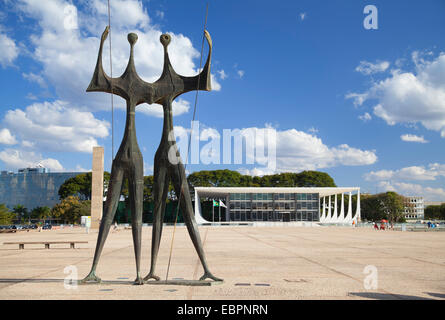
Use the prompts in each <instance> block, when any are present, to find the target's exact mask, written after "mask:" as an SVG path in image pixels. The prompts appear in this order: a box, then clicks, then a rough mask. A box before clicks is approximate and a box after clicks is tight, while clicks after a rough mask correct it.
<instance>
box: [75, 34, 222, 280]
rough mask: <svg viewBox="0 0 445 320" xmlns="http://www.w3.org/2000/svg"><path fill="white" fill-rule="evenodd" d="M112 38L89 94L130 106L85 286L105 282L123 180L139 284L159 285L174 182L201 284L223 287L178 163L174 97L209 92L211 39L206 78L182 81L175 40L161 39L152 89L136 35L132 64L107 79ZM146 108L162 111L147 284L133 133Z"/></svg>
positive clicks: (139, 164) (139, 166) (99, 61)
mask: <svg viewBox="0 0 445 320" xmlns="http://www.w3.org/2000/svg"><path fill="white" fill-rule="evenodd" d="M108 32H109V27H107V28H105V31H104V32H103V34H102V37H101V43H100V48H99V54H98V59H97V63H96V69H95V72H94V75H93V79H92V80H91V83H90V85H89V87H88V89H87V91H88V92H91V91H98V92H107V93H111V94H117V95H118V96H120V97H122V98H124V99H125V100H126V102H127V120H126V127H125V132H124V137H123V139H122V143H121V146H120V148H119V151H118V153H117V154H116V157H115V159H114V160H113V164H112V169H111V177H110V182H109V187H108V194H107V199H106V202H105V208H104V215H103V218H102V221H101V224H100V229H99V235H98V239H97V244H96V250H95V254H94V260H93V265H92V268H91V271H90V273H89V274H88V276H87V277H85V278H84V279H83V280H82V281H81V282H82V283H88V282H100V281H101V279H100V278H99V277H97V276H96V267H97V264H98V262H99V258H100V255H101V253H102V249H103V246H104V243H105V240H106V238H107V236H108V233H109V230H110V227H111V224H112V221H113V218H114V215H115V213H116V209H117V204H118V201H119V198H120V192H121V188H122V182H123V180H124V179H125V178H127V179H128V184H129V196H130V205H131V217H132V219H131V220H132V233H133V244H134V252H135V258H136V274H137V275H136V280H135V284H143V283H144V281H147V280H148V279H150V278H154V279H156V280H160V279H159V277H157V276H156V275H155V274H154V271H155V265H156V259H157V254H158V250H159V244H160V238H161V234H162V223H163V217H164V210H165V201H166V197H167V192H168V186H169V182H170V180H171V181H172V182H173V185H174V188H175V191H176V194H177V195H180V194H182V195H183V197H181V199H178V200H179V203H180V206H181V209H182V212H183V214H184V221H185V223H186V225H187V230H188V232H189V234H190V237H191V239H192V242H193V245H194V246H195V249H196V251H197V253H198V256H199V258H200V260H201V263H202V265H203V267H204V275H203V276H202V277H201V279H200V280H204V279H206V278H210V279H213V280H215V281H220V280H221V279H218V278H216V277H215V276H213V275H212V274H211V273H210V271H209V269H208V267H207V263H206V260H205V256H204V250H203V248H202V242H201V238H200V235H199V231H198V228H197V224H196V221H195V218H194V213H193V207H192V202H191V198H190V192H189V189H188V184H187V179H186V176H185V169H184V165H183V164H182V161H181V160H180V156H179V151H178V148H177V146H176V140H175V137H174V133H173V122H172V102H173V100H174V99H175V98H176V97H178V96H179V95H181V94H183V93H185V92H189V91H193V90H206V91H210V90H211V87H210V59H211V52H212V42H211V38H210V35H209V33H208V32H207V31H205V37H206V39H207V41H208V43H209V55H208V58H207V62H206V64H205V66H204V69H203V70H202V72H201V73H200V74H199V75H197V76H194V77H184V76H180V75H178V74H177V73H176V72H175V71H174V69H173V67H172V66H171V63H170V59H169V55H168V51H167V46H168V45H169V43H170V41H171V37H170V36H169V35H168V34H163V35H161V37H160V41H161V43H162V45H163V47H164V69H163V72H162V75H161V77H160V78H159V80H157V81H156V82H155V83H148V82H145V81H144V80H142V79H141V78H140V77H139V76H138V74H137V72H136V68H135V65H134V58H133V47H134V45H135V43H136V41H137V39H138V37H137V35H136V34H134V33H130V34H128V42H129V43H130V46H131V51H130V59H129V62H128V65H127V68H126V70H125V72H124V73H123V75H122V76H121V77H119V78H110V77H109V76H107V74H106V73H105V72H104V70H103V66H102V51H103V44H104V42H105V40H106V38H107V36H108ZM142 103H148V104H153V103H158V104H161V105H162V106H163V108H164V127H163V133H162V139H161V143H160V145H159V148H158V150H157V152H156V155H155V162H154V180H155V183H154V188H153V194H154V201H155V208H154V221H153V237H152V258H151V268H150V272H149V274H148V275H147V276H146V277H145V278H144V279H142V278H141V276H140V256H141V232H142V201H143V178H144V177H143V159H142V154H141V152H140V150H139V146H138V143H137V139H136V129H135V110H136V106H137V105H139V104H142ZM169 154H170V159H169ZM172 155H173V157H172ZM181 189H182V190H181Z"/></svg>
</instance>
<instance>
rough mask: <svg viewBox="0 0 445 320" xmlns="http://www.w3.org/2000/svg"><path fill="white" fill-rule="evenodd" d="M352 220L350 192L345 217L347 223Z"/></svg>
mask: <svg viewBox="0 0 445 320" xmlns="http://www.w3.org/2000/svg"><path fill="white" fill-rule="evenodd" d="M351 222H352V193H351V192H349V203H348V214H347V216H346V219H345V223H351Z"/></svg>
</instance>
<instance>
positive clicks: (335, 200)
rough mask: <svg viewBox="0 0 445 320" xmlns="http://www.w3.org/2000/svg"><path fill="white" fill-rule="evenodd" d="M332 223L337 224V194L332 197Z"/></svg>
mask: <svg viewBox="0 0 445 320" xmlns="http://www.w3.org/2000/svg"><path fill="white" fill-rule="evenodd" d="M331 221H332V222H335V223H337V222H338V211H337V194H335V197H334V215H333V216H332V220H331Z"/></svg>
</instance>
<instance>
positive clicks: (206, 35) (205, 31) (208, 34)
mask: <svg viewBox="0 0 445 320" xmlns="http://www.w3.org/2000/svg"><path fill="white" fill-rule="evenodd" d="M204 36H205V37H206V39H207V42H208V43H209V46H210V47H211V46H212V37H211V36H210V33H209V32H208V31H207V30H204Z"/></svg>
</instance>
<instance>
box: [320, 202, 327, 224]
mask: <svg viewBox="0 0 445 320" xmlns="http://www.w3.org/2000/svg"><path fill="white" fill-rule="evenodd" d="M322 210H323V211H322V214H321V217H320V222H325V220H326V197H323V209H322Z"/></svg>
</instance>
